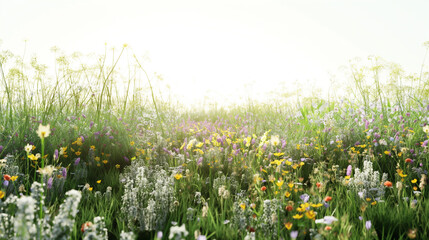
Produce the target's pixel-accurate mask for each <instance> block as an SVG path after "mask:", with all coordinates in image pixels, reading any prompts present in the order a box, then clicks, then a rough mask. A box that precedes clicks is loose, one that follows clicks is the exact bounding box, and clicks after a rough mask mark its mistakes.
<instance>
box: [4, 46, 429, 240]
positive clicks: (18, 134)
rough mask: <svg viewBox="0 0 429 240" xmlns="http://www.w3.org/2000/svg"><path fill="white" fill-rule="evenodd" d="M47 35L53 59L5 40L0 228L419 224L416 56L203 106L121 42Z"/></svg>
mask: <svg viewBox="0 0 429 240" xmlns="http://www.w3.org/2000/svg"><path fill="white" fill-rule="evenodd" d="M54 51H55V52H57V57H56V59H55V60H56V63H55V68H54V69H49V68H47V66H46V65H43V64H41V63H39V62H38V61H37V58H30V60H25V59H23V57H22V56H19V55H14V54H12V53H11V52H8V51H3V52H1V54H0V63H1V72H0V73H1V76H0V78H1V89H2V91H1V95H0V97H1V99H0V112H1V113H2V114H1V115H0V159H1V160H0V171H1V175H2V184H1V188H0V199H1V200H0V212H1V213H0V239H198V240H203V239H428V238H429V235H428V233H429V227H428V226H429V219H428V218H427V216H428V215H429V201H426V198H427V197H428V193H427V191H426V184H427V169H428V166H429V154H428V150H427V147H428V146H427V145H428V137H429V125H428V122H429V101H428V99H429V98H428V97H429V88H428V83H429V73H428V72H426V71H425V70H424V69H427V68H426V67H427V66H426V65H424V64H423V65H422V71H421V72H420V73H418V74H408V73H406V72H404V71H403V70H401V69H400V67H398V66H397V65H395V64H391V63H387V62H385V61H382V60H381V59H379V58H372V59H371V61H370V62H369V63H367V64H363V65H362V64H361V65H359V64H351V65H350V69H349V73H350V74H349V79H347V83H346V80H344V86H346V87H345V88H344V91H345V92H347V94H345V96H347V97H337V96H336V95H335V94H333V95H332V96H331V97H330V98H328V99H324V98H321V97H318V96H317V95H313V96H308V97H301V98H299V97H298V96H293V97H292V98H293V99H295V100H292V99H280V97H277V98H274V99H273V100H272V101H270V102H265V103H263V102H249V103H247V104H242V105H236V106H229V107H228V108H223V107H218V106H215V105H213V106H211V108H209V109H197V108H185V107H183V106H181V105H180V104H177V103H176V104H174V103H173V102H172V101H168V100H165V99H164V98H161V97H160V96H159V95H158V94H157V93H158V92H159V91H163V89H159V88H157V87H154V86H156V84H154V82H153V81H154V79H155V77H153V76H152V75H151V74H147V73H146V71H145V70H144V68H143V66H142V62H141V61H139V60H138V58H137V57H130V55H127V54H124V53H126V52H127V47H126V46H124V47H123V48H122V49H120V50H119V51H118V50H117V51H116V52H115V54H111V53H108V52H107V51H106V54H105V55H102V56H94V55H91V56H83V55H79V54H73V55H71V56H65V55H63V54H61V52H60V51H59V50H57V49H54ZM124 55H127V56H128V58H129V59H131V61H128V62H131V64H130V65H128V69H127V71H128V72H129V74H128V76H124V74H121V71H119V66H120V63H121V62H120V61H121V59H122V58H124ZM122 71H123V69H122ZM50 72H54V73H53V74H50ZM119 82H121V84H120V85H119Z"/></svg>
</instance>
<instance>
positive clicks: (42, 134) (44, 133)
mask: <svg viewBox="0 0 429 240" xmlns="http://www.w3.org/2000/svg"><path fill="white" fill-rule="evenodd" d="M49 134H51V128H50V127H49V124H48V125H46V126H43V125H42V124H40V125H39V129H37V135H38V136H39V138H47V137H49Z"/></svg>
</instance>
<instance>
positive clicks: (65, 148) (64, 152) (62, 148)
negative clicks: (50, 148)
mask: <svg viewBox="0 0 429 240" xmlns="http://www.w3.org/2000/svg"><path fill="white" fill-rule="evenodd" d="M66 151H67V147H61V148H60V156H62V155H65V154H66Z"/></svg>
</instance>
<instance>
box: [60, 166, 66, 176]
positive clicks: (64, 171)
mask: <svg viewBox="0 0 429 240" xmlns="http://www.w3.org/2000/svg"><path fill="white" fill-rule="evenodd" d="M61 175H62V176H63V178H67V168H63V169H62V170H61Z"/></svg>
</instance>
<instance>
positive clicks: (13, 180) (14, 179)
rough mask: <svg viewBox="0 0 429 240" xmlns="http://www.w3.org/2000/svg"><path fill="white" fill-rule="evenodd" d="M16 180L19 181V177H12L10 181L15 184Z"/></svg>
mask: <svg viewBox="0 0 429 240" xmlns="http://www.w3.org/2000/svg"><path fill="white" fill-rule="evenodd" d="M16 179H18V176H12V177H11V178H10V180H12V182H15V181H16Z"/></svg>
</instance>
